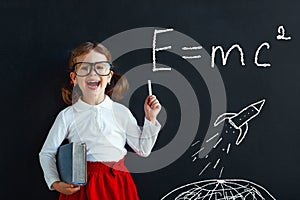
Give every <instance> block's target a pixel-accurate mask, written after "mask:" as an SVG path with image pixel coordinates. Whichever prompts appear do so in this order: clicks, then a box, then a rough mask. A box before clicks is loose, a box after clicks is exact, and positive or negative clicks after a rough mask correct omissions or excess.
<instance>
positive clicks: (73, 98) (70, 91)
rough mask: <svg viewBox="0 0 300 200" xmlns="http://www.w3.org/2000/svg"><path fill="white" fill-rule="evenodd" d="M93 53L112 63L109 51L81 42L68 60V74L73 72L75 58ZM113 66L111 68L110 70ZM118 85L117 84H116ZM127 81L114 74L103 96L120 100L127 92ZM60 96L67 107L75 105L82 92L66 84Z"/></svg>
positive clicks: (94, 43) (70, 84)
mask: <svg viewBox="0 0 300 200" xmlns="http://www.w3.org/2000/svg"><path fill="white" fill-rule="evenodd" d="M92 50H93V51H95V52H98V53H101V54H103V55H104V56H105V57H106V58H107V60H108V61H109V62H112V56H111V53H110V51H109V50H108V49H107V48H106V47H105V46H103V45H102V44H100V43H98V42H83V43H81V44H80V45H79V46H78V47H76V48H75V49H73V51H72V52H71V55H70V58H69V72H73V71H74V64H75V63H76V58H77V57H79V56H83V55H86V54H88V53H89V52H90V51H92ZM114 68H115V66H112V70H113V69H114ZM117 83H118V84H117ZM128 88H129V86H128V81H127V79H126V78H125V77H123V76H122V75H121V74H117V73H114V74H113V76H112V78H111V81H110V85H107V87H106V88H105V94H106V95H108V96H109V97H110V98H112V99H113V100H120V99H122V98H123V96H124V92H125V91H126V90H128ZM61 95H62V98H63V100H64V102H65V103H66V104H68V105H70V104H72V103H75V102H77V101H78V99H79V98H80V97H81V96H82V92H81V90H80V88H79V86H78V85H73V84H72V83H68V84H66V85H64V86H63V87H62V89H61Z"/></svg>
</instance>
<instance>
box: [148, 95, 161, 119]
mask: <svg viewBox="0 0 300 200" xmlns="http://www.w3.org/2000/svg"><path fill="white" fill-rule="evenodd" d="M144 110H145V117H146V118H147V119H148V120H149V121H151V122H152V123H153V124H155V121H156V116H157V115H158V113H159V112H160V110H161V105H160V103H159V101H158V100H157V98H156V96H155V95H149V96H148V97H147V98H146V100H145V104H144Z"/></svg>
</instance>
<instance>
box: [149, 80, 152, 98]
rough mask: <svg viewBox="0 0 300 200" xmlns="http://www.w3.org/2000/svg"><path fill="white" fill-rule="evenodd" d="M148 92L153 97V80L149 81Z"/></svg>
mask: <svg viewBox="0 0 300 200" xmlns="http://www.w3.org/2000/svg"><path fill="white" fill-rule="evenodd" d="M148 92H149V95H152V87H151V80H148Z"/></svg>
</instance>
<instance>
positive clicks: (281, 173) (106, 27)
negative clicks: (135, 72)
mask: <svg viewBox="0 0 300 200" xmlns="http://www.w3.org/2000/svg"><path fill="white" fill-rule="evenodd" d="M299 9H300V2H299V1H292V0H287V1H272V0H252V1H247V2H246V1H237V0H228V1H224V0H210V1H208V0H203V1H200V0H198V1H196V0H187V1H178V0H172V1H167V0H165V1H158V0H153V1H138V0H136V1H133V0H131V1H92V0H86V1H81V0H80V1H79V0H73V1H66V0H65V1H37V0H35V1H34V0H31V1H16V0H10V1H8V0H1V2H0V23H1V31H0V38H1V39H0V66H1V70H0V75H1V76H0V80H1V85H0V87H1V91H2V95H1V105H2V108H1V111H2V118H1V128H2V131H1V140H2V141H1V154H2V156H1V168H0V171H1V176H0V177H1V179H2V180H1V186H0V188H1V189H0V191H1V192H0V196H1V199H23V198H26V199H32V200H33V199H45V200H46V199H57V197H58V193H57V192H53V191H49V190H48V188H47V186H46V183H45V181H44V179H43V174H42V170H41V167H40V165H39V161H38V153H39V151H40V149H41V146H42V144H43V142H44V140H45V138H46V136H47V133H48V130H49V129H50V127H51V125H52V123H53V121H54V119H55V117H56V115H57V114H58V112H59V111H60V110H61V109H63V108H64V107H65V106H66V105H65V104H64V103H63V101H62V99H61V96H60V88H61V86H62V85H63V84H64V83H67V82H68V79H67V78H68V74H67V72H66V69H67V62H68V56H69V52H70V51H71V50H72V49H73V48H74V47H76V46H77V45H78V44H79V43H81V42H83V41H89V40H96V41H103V40H105V39H106V38H108V37H111V36H113V35H114V34H117V33H120V32H122V31H126V30H129V29H133V28H138V27H148V26H151V27H173V28H174V29H175V30H177V31H179V32H182V33H184V34H186V35H188V36H190V37H192V38H193V39H195V40H196V41H198V42H199V43H200V44H201V45H202V46H203V47H204V48H205V49H206V50H207V51H208V53H210V52H211V46H213V45H222V46H223V47H224V49H228V48H230V47H231V45H233V44H234V43H239V44H240V45H241V46H242V47H243V48H244V52H245V63H246V66H241V64H240V62H239V57H238V54H237V53H234V52H233V53H232V54H231V56H230V57H229V59H228V63H227V65H226V66H222V65H221V60H220V55H219V54H217V56H216V57H217V59H216V64H217V65H218V66H219V70H220V73H221V75H222V78H223V81H224V84H225V88H226V95H227V109H228V111H230V112H238V111H239V110H240V109H242V108H243V107H245V106H247V105H249V104H250V103H253V102H256V101H257V100H260V99H262V98H265V99H266V103H265V105H264V107H263V110H262V112H261V114H260V115H259V116H258V117H257V118H256V119H255V120H253V121H252V122H251V123H250V124H249V133H248V135H247V137H246V139H245V141H244V142H243V144H242V145H240V146H239V147H238V148H236V150H235V151H232V152H231V154H230V156H229V157H228V158H227V159H228V160H227V162H228V163H227V164H228V165H227V167H226V168H225V171H224V173H223V178H241V179H246V180H250V181H253V182H255V183H257V184H259V185H261V186H263V187H265V188H266V189H267V190H268V191H269V192H270V193H271V194H272V195H273V196H274V197H275V198H276V199H284V200H286V199H296V198H297V194H298V191H297V190H298V187H299V178H300V173H299V166H298V165H299V163H300V156H299V150H300V136H299V132H300V129H299V126H298V124H299V121H298V116H299V111H300V109H299V108H300V107H299V102H300V89H299V83H298V81H299V77H300V76H299V75H300V67H299V65H298V59H299V56H298V53H299V50H300V49H299V38H298V36H299V17H300V14H299ZM279 25H284V26H285V28H286V34H287V35H288V36H291V37H292V40H290V41H278V40H276V35H277V28H278V26H279ZM264 41H267V42H269V43H270V45H271V48H270V49H269V50H266V49H265V48H263V49H262V51H261V57H260V60H261V62H269V63H271V67H268V68H265V69H262V68H258V67H256V65H255V64H254V62H253V59H254V53H255V51H256V48H257V47H258V46H259V45H260V44H261V43H262V42H264ZM133 42H134V41H133ZM159 60H160V62H161V63H164V64H167V65H170V66H174V67H175V68H176V67H178V68H177V69H178V70H179V71H180V72H181V73H182V74H184V75H185V76H186V77H187V79H188V80H190V83H191V84H192V86H193V88H194V90H195V92H196V93H197V97H198V99H200V100H201V101H200V102H201V103H200V104H199V106H200V108H201V119H202V120H201V122H200V126H199V130H198V133H197V138H195V141H196V140H199V139H200V140H201V139H203V137H204V134H205V130H206V129H207V126H208V123H209V117H210V99H209V95H208V93H207V91H206V89H205V83H203V82H202V81H201V77H197V76H194V74H193V71H192V67H191V66H189V65H188V64H187V63H186V61H184V60H183V59H181V58H179V57H178V56H175V55H171V54H167V53H165V54H163V53H162V54H161V55H160V57H159ZM151 61H152V60H151V49H150V50H141V51H136V52H131V53H128V55H124V56H122V57H121V58H120V59H118V60H117V61H116V62H117V63H118V65H120V66H124V67H123V68H122V67H120V68H122V69H120V72H126V71H127V70H129V69H130V68H133V67H134V66H136V65H139V64H142V63H149V62H151ZM179 65H182V66H179ZM208 67H209V66H208ZM153 89H154V91H157V92H160V94H161V95H160V96H159V99H160V101H161V103H162V104H163V105H164V104H165V105H167V104H168V105H171V106H169V107H166V110H167V112H169V113H171V114H172V115H171V114H170V115H169V118H168V119H167V123H166V125H165V127H164V128H163V129H162V130H161V133H160V137H159V139H158V142H157V144H156V146H155V149H159V148H160V147H162V146H164V145H165V144H167V143H168V141H169V140H170V139H172V134H174V133H176V130H177V128H178V123H179V117H180V116H179V115H176V111H178V109H179V105H178V102H177V101H176V99H175V100H174V96H172V95H173V94H172V92H171V91H169V90H168V89H167V88H164V87H163V86H159V85H154V86H153ZM146 92H147V91H146V86H144V87H141V88H140V89H139V90H137V91H136V93H135V94H134V95H133V97H132V100H131V104H130V109H132V111H133V113H142V103H141V104H140V105H136V104H134V105H133V103H132V102H141V101H143V98H144V97H142V96H143V95H144V96H145V95H146ZM172 97H173V98H172ZM139 98H141V99H139ZM172 99H173V100H172ZM173 113H175V114H173ZM136 116H137V118H138V121H139V122H140V121H142V118H143V116H142V115H141V114H136ZM191 117H193V116H192V115H191ZM187 134H188V133H187ZM194 152H195V149H192V148H189V149H188V150H187V151H186V152H185V153H184V154H183V155H182V156H181V157H180V159H178V160H176V162H174V163H172V164H171V165H169V166H167V167H165V168H163V169H161V170H158V171H155V172H149V173H143V174H133V178H134V179H135V182H136V184H137V188H138V190H139V194H140V197H141V199H145V200H146V199H149V200H153V199H160V198H161V197H162V196H164V195H165V194H167V193H168V192H169V191H171V190H173V189H175V188H177V187H179V186H181V185H185V184H187V183H191V182H194V181H200V180H205V179H210V178H216V177H215V175H214V174H213V173H211V174H210V173H209V172H208V173H207V174H205V175H203V176H198V173H199V172H200V171H201V169H202V168H200V167H199V166H200V164H201V161H198V162H196V163H193V162H192V159H191V155H192V154H193V153H194Z"/></svg>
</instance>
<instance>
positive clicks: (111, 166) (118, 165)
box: [87, 158, 128, 172]
mask: <svg viewBox="0 0 300 200" xmlns="http://www.w3.org/2000/svg"><path fill="white" fill-rule="evenodd" d="M124 160H125V158H122V159H121V160H119V161H117V162H98V161H87V170H88V172H112V170H113V171H115V170H117V171H123V172H128V169H127V167H126V166H125V164H124Z"/></svg>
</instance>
